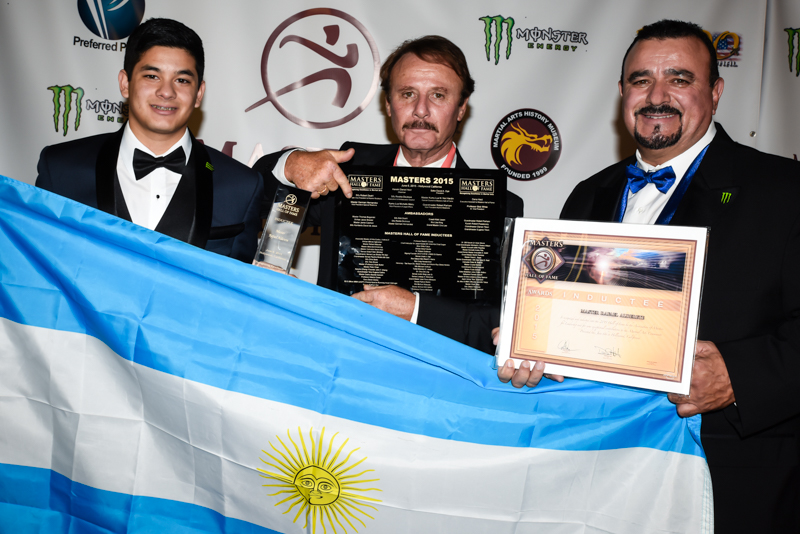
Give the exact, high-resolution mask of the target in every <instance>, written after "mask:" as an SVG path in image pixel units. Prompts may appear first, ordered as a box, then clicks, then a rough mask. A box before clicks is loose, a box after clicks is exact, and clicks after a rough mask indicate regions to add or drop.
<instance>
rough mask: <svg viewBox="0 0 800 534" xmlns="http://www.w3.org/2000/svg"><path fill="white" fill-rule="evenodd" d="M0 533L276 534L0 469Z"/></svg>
mask: <svg viewBox="0 0 800 534" xmlns="http://www.w3.org/2000/svg"><path fill="white" fill-rule="evenodd" d="M0 496H12V500H11V501H10V502H2V500H0V532H8V533H12V532H13V533H15V534H19V533H25V532H40V533H42V534H45V533H46V534H52V533H54V532H65V533H67V532H70V533H81V534H108V533H111V532H141V533H147V532H153V533H156V532H159V533H163V532H169V533H171V534H179V533H196V532H207V533H213V532H224V533H226V534H279V533H278V532H277V531H275V530H272V529H269V528H265V527H260V526H258V525H254V524H252V523H248V522H246V521H241V520H238V519H233V518H230V517H225V516H223V515H222V514H220V513H218V512H215V511H214V510H211V509H209V508H205V507H203V506H197V505H194V504H189V503H183V502H178V501H171V500H168V499H157V498H155V497H143V496H140V495H128V494H125V493H116V492H113V491H104V490H99V489H96V488H92V487H90V486H87V485H85V484H80V483H78V482H73V481H72V480H70V479H68V478H67V477H65V476H63V475H60V474H59V473H56V472H55V471H51V470H49V469H37V468H35V467H23V466H17V465H8V464H0Z"/></svg>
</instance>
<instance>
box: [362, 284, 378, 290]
mask: <svg viewBox="0 0 800 534" xmlns="http://www.w3.org/2000/svg"><path fill="white" fill-rule="evenodd" d="M377 287H378V286H371V285H369V284H364V291H370V290H372V289H375V288H377Z"/></svg>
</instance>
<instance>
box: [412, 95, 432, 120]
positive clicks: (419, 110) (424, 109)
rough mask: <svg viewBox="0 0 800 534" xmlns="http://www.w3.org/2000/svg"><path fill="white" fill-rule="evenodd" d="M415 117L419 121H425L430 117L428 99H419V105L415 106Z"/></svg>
mask: <svg viewBox="0 0 800 534" xmlns="http://www.w3.org/2000/svg"><path fill="white" fill-rule="evenodd" d="M414 116H415V117H417V118H419V119H425V118H427V117H428V116H430V110H429V109H428V99H427V98H424V97H420V98H418V99H417V103H416V104H415V105H414Z"/></svg>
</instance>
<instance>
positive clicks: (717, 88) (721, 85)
mask: <svg viewBox="0 0 800 534" xmlns="http://www.w3.org/2000/svg"><path fill="white" fill-rule="evenodd" d="M723 89H725V80H723V79H722V78H717V81H716V82H714V87H712V88H711V101H712V103H713V107H712V108H711V114H712V115H715V114H716V113H717V106H718V105H719V98H720V97H721V96H722V90H723Z"/></svg>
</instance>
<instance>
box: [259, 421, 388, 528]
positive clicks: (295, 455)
mask: <svg viewBox="0 0 800 534" xmlns="http://www.w3.org/2000/svg"><path fill="white" fill-rule="evenodd" d="M313 431H314V429H313V428H312V429H310V430H309V431H308V440H309V444H310V446H311V451H310V454H309V450H308V447H307V446H306V440H305V438H304V437H303V433H302V431H301V430H300V428H299V427H298V429H297V435H298V437H299V438H300V439H299V442H300V446H298V445H297V442H295V440H294V439H292V435H291V432H290V431H289V430H287V431H286V436H287V437H288V440H289V442H291V444H292V447H291V448H290V447H289V446H287V445H286V443H284V442H283V440H281V438H280V437H278V436H275V438H276V439H277V440H278V442H279V443H280V444H281V446H282V447H283V450H280V449H279V448H277V447H275V445H273V444H272V442H270V444H269V445H270V447H271V448H272V451H273V452H274V453H275V455H273V454H271V453H269V452H267V451H264V450H262V451H261V452H263V453H264V454H266V455H267V456H269V458H270V459H271V460H272V461H268V460H265V459H263V458H260V460H261V461H262V462H264V463H265V464H266V465H268V466H270V467H271V468H273V469H274V470H275V471H277V472H274V471H267V470H265V469H259V471H260V472H261V473H263V474H262V475H260V476H262V477H263V478H272V479H275V480H277V481H279V482H280V484H264V485H263V486H264V487H265V488H281V489H280V490H279V491H277V492H275V493H271V494H269V496H270V497H274V496H276V495H281V494H288V495H289V496H288V497H286V498H285V499H283V500H281V501H280V502H277V503H275V506H279V505H281V504H284V503H288V506H289V507H288V508H287V509H286V511H285V512H283V513H284V514H288V513H289V512H291V511H292V509H293V508H294V507H295V506H298V505H299V508H298V510H297V515H295V516H294V521H293V522H297V519H298V518H299V517H300V515H301V514H303V513H304V512H305V519H306V524H305V525H303V528H304V529H306V528H308V524H309V520H310V521H311V525H312V530H313V532H316V531H317V522H319V524H320V525H321V526H322V530H323V532H325V533H327V532H328V529H327V525H329V526H330V527H331V529H332V530H333V532H334V533H335V532H337V531H336V525H337V524H338V525H339V526H340V527H341V528H342V530H343V531H344V532H345V533H346V532H347V529H346V528H345V526H344V525H343V524H342V522H344V523H347V524H348V525H350V528H352V529H353V530H354V531H355V532H358V530H357V529H356V527H354V526H353V522H351V519H353V520H355V521H357V522H359V523H361V525H362V526H363V527H366V526H367V525H366V524H365V523H364V522H363V521H362V520H361V516H362V515H363V516H366V517H368V518H370V519H374V518H373V517H372V516H371V515H369V513H367V511H366V510H365V509H367V508H371V509H372V510H375V511H378V509H377V508H375V507H374V506H372V505H370V504H368V503H367V502H381V501H380V500H379V499H375V498H372V497H367V496H365V495H363V493H364V492H368V491H381V490H379V489H378V488H363V487H356V486H357V485H358V486H361V485H363V484H366V483H369V482H375V481H377V480H379V479H377V478H372V479H366V478H360V477H362V476H364V474H365V473H369V472H371V471H374V470H373V469H367V470H365V471H361V472H360V473H352V474H351V473H350V472H351V471H352V470H353V469H354V468H355V467H356V466H358V465H359V464H360V463H361V462H363V461H364V460H366V458H362V459H361V460H359V461H357V462H355V463H351V462H350V457H351V456H352V455H353V453H354V452H356V451H357V450H358V449H353V450H352V451H350V452H349V453H348V454H347V456H346V457H345V458H344V459H342V460H339V456H340V455H341V454H342V451H343V450H344V447H345V445H347V442H348V441H349V440H345V441H344V443H342V444H341V445H340V446H339V448H338V449H337V450H336V452H335V453H333V442H334V440H335V439H336V436H338V435H339V434H338V432H337V433H336V434H334V435H333V437H332V438H331V439H330V440H329V441H328V446H327V449H326V450H325V451H323V449H324V448H325V428H323V429H322V432H321V433H320V434H319V438H318V439H316V440H315V439H314V433H313ZM301 449H302V450H301ZM332 453H333V454H332ZM276 455H277V456H276Z"/></svg>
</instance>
